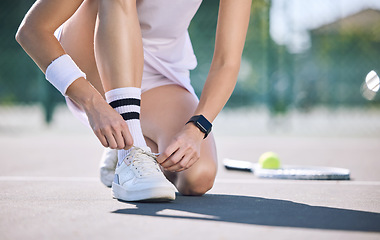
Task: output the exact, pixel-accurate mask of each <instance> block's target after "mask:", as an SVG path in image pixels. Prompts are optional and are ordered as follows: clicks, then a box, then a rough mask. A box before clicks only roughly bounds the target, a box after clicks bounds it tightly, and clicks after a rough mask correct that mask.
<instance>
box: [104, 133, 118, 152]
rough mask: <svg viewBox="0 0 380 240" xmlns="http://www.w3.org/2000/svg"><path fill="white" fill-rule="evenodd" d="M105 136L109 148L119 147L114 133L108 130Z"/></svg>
mask: <svg viewBox="0 0 380 240" xmlns="http://www.w3.org/2000/svg"><path fill="white" fill-rule="evenodd" d="M104 136H105V137H106V139H107V142H108V146H109V148H111V149H116V148H117V143H116V140H115V138H114V136H113V134H112V133H111V132H107V133H106V134H104Z"/></svg>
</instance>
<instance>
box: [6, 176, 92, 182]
mask: <svg viewBox="0 0 380 240" xmlns="http://www.w3.org/2000/svg"><path fill="white" fill-rule="evenodd" d="M1 181H3V182H12V181H15V182H23V181H25V182H99V181H100V180H99V178H95V177H32V176H0V182H1Z"/></svg>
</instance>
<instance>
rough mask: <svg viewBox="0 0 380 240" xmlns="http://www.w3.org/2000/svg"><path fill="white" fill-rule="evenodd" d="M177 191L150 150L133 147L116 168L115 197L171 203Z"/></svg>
mask: <svg viewBox="0 0 380 240" xmlns="http://www.w3.org/2000/svg"><path fill="white" fill-rule="evenodd" d="M175 191H176V190H175V187H174V186H173V184H171V183H170V182H169V181H168V180H167V179H166V177H165V176H164V174H163V173H162V171H161V169H160V167H159V166H158V164H157V162H156V156H155V155H153V153H151V151H150V149H149V148H146V149H142V148H139V147H133V148H132V150H131V152H130V153H129V154H128V155H127V156H126V157H125V159H124V161H123V162H122V163H121V165H120V166H118V167H117V168H116V171H115V178H114V181H113V182H112V193H113V196H114V197H115V198H117V199H119V200H124V201H142V200H146V201H171V200H174V199H175Z"/></svg>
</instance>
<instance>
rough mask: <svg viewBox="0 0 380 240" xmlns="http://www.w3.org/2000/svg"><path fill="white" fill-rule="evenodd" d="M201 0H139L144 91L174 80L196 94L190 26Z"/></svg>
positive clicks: (73, 107)
mask: <svg viewBox="0 0 380 240" xmlns="http://www.w3.org/2000/svg"><path fill="white" fill-rule="evenodd" d="M201 2H202V0H137V11H138V17H139V21H140V26H141V33H142V37H143V39H142V40H143V47H144V61H145V62H144V73H143V81H142V90H143V91H146V90H149V89H151V88H153V87H158V86H160V85H166V84H170V83H171V84H172V83H175V84H178V85H180V86H182V87H184V88H185V89H187V90H188V91H189V92H190V93H192V94H193V95H194V96H195V97H196V95H195V92H194V89H193V87H192V86H191V84H190V74H189V70H191V69H194V68H195V67H196V65H197V60H196V57H195V55H194V52H193V48H192V45H191V41H190V37H189V34H188V27H189V24H190V21H191V20H192V18H193V17H194V15H195V13H196V12H197V10H198V8H199V6H200V4H201ZM58 39H59V37H58ZM148 79H151V81H148ZM152 79H153V80H152ZM66 100H67V105H68V107H69V109H70V110H71V111H72V112H73V114H74V115H75V116H76V117H78V118H79V119H80V120H81V121H82V122H84V123H86V125H88V120H87V116H86V114H85V113H84V112H83V110H81V109H80V108H79V107H78V106H77V105H76V104H75V103H74V102H72V101H71V100H70V99H69V98H66Z"/></svg>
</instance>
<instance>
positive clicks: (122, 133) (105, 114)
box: [66, 78, 133, 149]
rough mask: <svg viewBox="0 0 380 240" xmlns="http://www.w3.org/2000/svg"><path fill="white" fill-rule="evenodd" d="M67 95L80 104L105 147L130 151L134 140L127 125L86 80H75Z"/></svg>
mask: <svg viewBox="0 0 380 240" xmlns="http://www.w3.org/2000/svg"><path fill="white" fill-rule="evenodd" d="M66 94H67V95H68V96H69V97H70V98H71V99H72V100H74V101H75V102H76V103H77V104H79V105H80V106H81V107H82V108H83V109H84V111H85V112H86V115H87V117H88V121H89V123H90V126H91V128H92V130H93V131H94V133H95V135H96V137H97V138H98V139H99V141H100V142H101V144H102V145H103V146H104V147H109V148H112V149H129V148H131V147H132V145H133V139H132V136H131V134H130V132H129V129H128V126H127V123H126V122H125V121H124V119H123V118H122V117H121V115H120V114H119V113H117V112H116V111H115V110H114V109H113V108H112V107H111V106H110V105H109V104H108V103H107V102H106V101H105V100H104V99H103V97H102V96H101V95H100V94H99V92H98V91H96V90H95V88H94V87H92V86H91V85H90V83H89V82H88V81H87V80H85V79H84V78H79V79H77V80H75V81H74V82H73V83H72V84H71V85H70V86H69V88H68V89H67V92H66Z"/></svg>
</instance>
